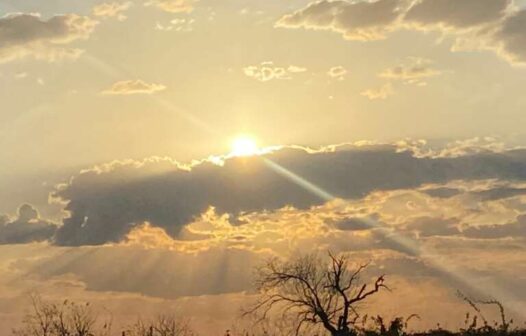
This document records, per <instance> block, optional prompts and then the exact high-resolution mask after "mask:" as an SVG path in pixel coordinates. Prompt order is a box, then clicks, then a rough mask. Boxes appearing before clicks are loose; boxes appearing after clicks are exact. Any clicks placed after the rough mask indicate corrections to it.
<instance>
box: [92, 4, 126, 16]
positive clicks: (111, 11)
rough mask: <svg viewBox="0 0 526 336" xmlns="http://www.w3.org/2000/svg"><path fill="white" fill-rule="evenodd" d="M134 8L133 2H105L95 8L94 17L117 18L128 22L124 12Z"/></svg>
mask: <svg viewBox="0 0 526 336" xmlns="http://www.w3.org/2000/svg"><path fill="white" fill-rule="evenodd" d="M131 6H132V3H131V2H129V1H128V2H105V3H101V4H99V5H96V6H95V7H93V15H94V16H99V17H105V18H116V19H117V20H119V21H124V20H126V15H124V14H123V12H125V11H127V10H128V9H129V8H130V7H131Z"/></svg>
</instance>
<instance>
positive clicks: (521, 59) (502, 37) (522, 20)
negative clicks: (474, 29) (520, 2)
mask: <svg viewBox="0 0 526 336" xmlns="http://www.w3.org/2000/svg"><path fill="white" fill-rule="evenodd" d="M495 39H496V41H497V42H498V43H501V46H502V50H501V52H502V53H503V54H504V56H505V57H506V58H508V59H509V60H511V61H512V62H518V63H526V10H521V11H518V12H517V13H515V14H514V15H512V16H510V17H509V18H507V19H506V21H504V24H503V25H502V28H501V29H500V30H499V32H498V33H497V34H496V35H495Z"/></svg>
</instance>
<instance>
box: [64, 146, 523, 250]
mask: <svg viewBox="0 0 526 336" xmlns="http://www.w3.org/2000/svg"><path fill="white" fill-rule="evenodd" d="M269 160H270V161H271V162H273V163H274V164H277V165H279V166H281V167H283V168H285V169H287V170H289V171H291V172H293V173H294V174H297V175H298V176H301V177H302V178H303V179H305V180H306V181H309V182H310V183H313V184H314V185H316V186H319V187H321V188H323V189H324V190H326V191H327V192H329V193H331V194H332V195H335V196H336V197H339V198H342V199H355V198H361V197H365V196H366V195H368V194H369V193H371V192H373V191H376V190H393V189H400V188H416V187H418V186H420V185H422V184H426V183H446V182H448V181H452V180H480V179H515V180H523V179H526V151H525V150H514V151H506V152H503V153H498V152H480V153H476V154H472V155H464V156H458V157H435V158H433V157H417V156H415V155H414V154H413V152H411V151H399V148H397V147H395V146H365V147H350V148H340V149H338V150H336V151H321V152H314V153H312V152H308V151H306V150H304V149H301V148H285V149H282V150H279V151H276V152H274V153H271V154H267V155H264V156H260V157H250V158H228V159H226V160H225V161H224V164H223V165H222V166H220V165H216V164H214V163H212V162H210V161H203V162H199V163H195V164H193V165H190V166H188V165H181V164H179V163H177V162H175V161H172V160H170V159H161V158H154V159H150V160H145V161H126V162H115V163H112V164H108V165H105V166H101V167H96V168H93V169H89V170H85V171H83V172H82V173H80V174H79V175H77V176H74V177H73V178H72V179H71V180H70V181H69V182H68V183H66V184H64V185H62V186H60V187H59V188H58V189H57V190H56V191H55V193H54V198H55V200H56V201H58V202H62V203H63V204H64V206H65V210H66V211H68V212H69V214H70V216H69V217H68V218H65V219H64V223H63V226H61V227H60V229H59V230H58V232H57V234H56V236H55V242H56V243H57V244H59V245H86V244H87V245H97V244H104V243H107V242H118V241H122V240H123V238H124V237H125V236H126V235H127V234H128V233H129V232H130V231H131V230H132V229H134V228H135V227H137V226H138V225H141V224H143V223H144V222H148V223H150V225H151V226H153V227H159V228H162V229H164V230H165V231H166V232H167V233H168V235H169V236H171V237H177V236H178V235H179V234H180V233H181V230H182V229H183V228H184V227H185V226H186V225H188V224H189V223H191V222H192V221H193V220H195V219H196V218H198V217H199V216H201V215H202V214H203V213H205V212H206V211H207V210H208V209H209V208H210V207H213V208H214V209H215V212H216V213H217V214H218V215H222V214H228V215H229V216H230V217H231V218H232V220H233V221H234V222H235V221H236V220H235V218H237V217H238V216H242V215H243V214H247V213H252V212H261V211H275V210H278V209H281V208H284V207H287V206H291V207H294V208H296V209H309V208H311V207H313V206H319V205H321V204H323V203H325V200H323V199H322V198H320V197H319V196H317V195H316V194H314V193H310V192H307V191H306V190H305V188H304V187H303V186H302V185H301V184H298V183H297V181H293V179H289V178H287V177H285V176H284V175H283V174H282V172H279V171H276V170H275V169H272V165H269V164H268V162H269ZM225 194H228V195H229V197H224V195H225Z"/></svg>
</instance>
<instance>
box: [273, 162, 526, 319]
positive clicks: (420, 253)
mask: <svg viewBox="0 0 526 336" xmlns="http://www.w3.org/2000/svg"><path fill="white" fill-rule="evenodd" d="M263 160H264V162H265V164H266V165H267V166H268V167H270V168H271V169H272V170H274V171H275V172H277V173H278V174H279V175H281V176H283V177H285V178H287V179H289V180H290V181H292V182H294V183H296V184H297V185H299V186H300V187H302V188H303V189H305V190H306V191H308V192H310V193H312V194H314V195H316V196H317V197H319V198H320V199H321V200H323V201H334V200H341V199H339V198H338V197H336V196H335V195H331V194H330V193H329V192H327V191H325V190H324V189H323V188H321V187H319V186H317V185H315V184H313V183H312V182H309V181H307V180H306V179H304V178H303V177H301V176H299V175H297V174H295V173H294V172H292V171H290V170H288V169H287V168H285V167H283V166H281V165H279V164H278V163H276V162H274V161H272V160H270V159H269V158H263ZM341 201H342V203H341V204H340V206H341V207H344V206H345V205H346V202H345V201H343V200H341ZM364 221H365V222H366V224H367V225H368V226H369V227H370V228H373V229H378V230H379V231H380V232H381V233H382V234H383V236H384V237H385V238H386V239H387V240H390V241H391V242H394V243H396V244H397V245H399V246H401V247H403V248H404V249H405V250H406V252H408V253H409V254H410V255H412V256H415V257H418V258H420V259H421V260H422V261H424V262H425V263H426V264H427V265H428V266H430V267H432V268H433V269H435V270H437V271H439V272H440V273H441V274H443V275H444V276H445V277H446V278H448V279H449V280H453V281H454V282H456V283H458V284H461V285H462V286H464V287H466V288H468V289H471V290H473V291H474V292H475V293H476V294H477V295H480V296H481V297H482V298H484V299H486V298H487V297H488V296H490V297H491V298H496V299H498V300H503V301H504V302H506V303H507V304H508V307H509V308H510V309H511V310H512V311H513V312H514V313H516V314H518V315H519V316H521V317H523V318H526V304H524V303H520V302H517V301H516V300H515V299H514V295H513V294H512V293H510V292H509V291H507V290H505V289H503V288H502V287H501V286H499V285H498V284H496V283H487V284H486V285H485V286H481V285H480V284H479V283H478V280H479V279H480V276H477V275H475V274H472V273H471V272H468V271H467V270H465V269H461V268H459V267H457V266H455V265H454V262H453V261H452V260H449V259H448V258H446V257H445V256H443V255H439V254H438V253H437V252H435V251H432V250H431V249H428V248H425V247H424V246H422V244H420V243H419V242H418V241H416V240H414V239H412V238H410V237H407V236H404V235H401V234H399V233H397V232H395V231H393V230H392V228H388V227H386V226H385V225H382V223H381V222H379V221H377V220H375V219H373V218H371V217H367V218H365V219H364Z"/></svg>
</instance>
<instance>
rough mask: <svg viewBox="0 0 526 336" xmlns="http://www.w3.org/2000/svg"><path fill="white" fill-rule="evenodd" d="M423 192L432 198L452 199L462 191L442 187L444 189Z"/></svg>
mask: <svg viewBox="0 0 526 336" xmlns="http://www.w3.org/2000/svg"><path fill="white" fill-rule="evenodd" d="M422 192H423V193H426V194H428V195H429V196H431V197H439V198H450V197H453V196H456V195H458V194H460V193H461V192H462V191H461V190H458V189H455V188H447V187H442V188H434V189H426V190H422Z"/></svg>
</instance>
